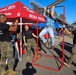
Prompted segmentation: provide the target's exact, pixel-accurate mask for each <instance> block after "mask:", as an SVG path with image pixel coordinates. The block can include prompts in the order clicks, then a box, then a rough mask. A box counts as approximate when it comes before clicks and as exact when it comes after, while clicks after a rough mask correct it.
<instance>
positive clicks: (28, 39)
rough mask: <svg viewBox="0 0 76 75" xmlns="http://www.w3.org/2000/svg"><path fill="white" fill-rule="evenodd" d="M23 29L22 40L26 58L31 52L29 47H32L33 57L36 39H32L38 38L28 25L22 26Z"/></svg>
mask: <svg viewBox="0 0 76 75" xmlns="http://www.w3.org/2000/svg"><path fill="white" fill-rule="evenodd" d="M24 29H25V31H24V32H23V42H24V46H26V47H27V59H29V58H30V54H31V48H33V49H34V55H35V57H37V56H36V55H37V54H36V41H35V39H34V37H35V38H38V37H37V36H36V35H35V34H34V33H33V32H32V31H31V30H30V29H29V26H28V25H25V26H24Z"/></svg>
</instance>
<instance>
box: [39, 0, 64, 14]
mask: <svg viewBox="0 0 76 75" xmlns="http://www.w3.org/2000/svg"><path fill="white" fill-rule="evenodd" d="M63 1H65V0H57V1H56V2H54V3H52V4H50V5H49V6H47V8H49V9H50V8H51V7H52V6H55V5H57V4H59V3H61V2H63ZM41 9H42V11H41V12H39V13H42V12H43V11H44V9H43V8H41Z"/></svg>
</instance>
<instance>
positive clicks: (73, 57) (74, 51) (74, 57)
mask: <svg viewBox="0 0 76 75" xmlns="http://www.w3.org/2000/svg"><path fill="white" fill-rule="evenodd" d="M65 32H66V33H67V34H72V35H73V47H72V53H71V56H70V58H69V60H68V62H64V65H65V66H67V67H70V65H71V63H72V62H74V63H75V64H76V29H74V30H73V31H72V32H69V31H68V30H67V29H66V28H65Z"/></svg>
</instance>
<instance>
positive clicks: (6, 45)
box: [0, 42, 14, 69]
mask: <svg viewBox="0 0 76 75" xmlns="http://www.w3.org/2000/svg"><path fill="white" fill-rule="evenodd" d="M0 51H1V68H2V69H5V68H6V59H8V68H9V69H13V62H14V59H13V47H12V43H11V42H0Z"/></svg>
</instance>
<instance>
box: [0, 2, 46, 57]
mask: <svg viewBox="0 0 76 75" xmlns="http://www.w3.org/2000/svg"><path fill="white" fill-rule="evenodd" d="M0 14H5V15H6V16H7V19H8V21H9V22H13V20H15V19H16V18H17V19H19V20H20V23H36V22H37V24H38V22H45V18H44V17H43V16H42V15H40V14H38V13H37V12H34V11H33V10H31V9H30V8H28V7H27V6H25V5H24V4H22V3H21V2H20V1H17V2H15V3H14V4H11V5H9V6H6V7H4V8H0ZM20 32H21V33H22V24H20ZM20 39H21V40H20V42H21V43H20V51H21V52H20V53H21V56H20V57H21V58H22V36H21V37H20Z"/></svg>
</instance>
